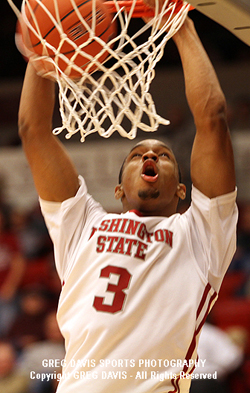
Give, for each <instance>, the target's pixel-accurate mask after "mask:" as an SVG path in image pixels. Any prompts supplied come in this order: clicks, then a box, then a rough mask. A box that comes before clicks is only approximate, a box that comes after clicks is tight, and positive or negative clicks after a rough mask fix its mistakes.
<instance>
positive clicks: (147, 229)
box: [19, 18, 237, 393]
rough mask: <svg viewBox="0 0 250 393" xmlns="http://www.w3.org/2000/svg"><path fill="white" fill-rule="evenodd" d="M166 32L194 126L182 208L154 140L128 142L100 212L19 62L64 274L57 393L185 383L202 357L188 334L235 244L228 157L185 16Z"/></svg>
mask: <svg viewBox="0 0 250 393" xmlns="http://www.w3.org/2000/svg"><path fill="white" fill-rule="evenodd" d="M174 41H175V43H176V45H177V47H178V50H179V53H180V56H181V60H182V64H183V70H184V76H185V84H186V96H187V100H188V103H189V106H190V109H191V111H192V113H193V116H194V120H195V124H196V129H197V132H196V136H195V140H194V144H193V151H192V157H191V176H192V182H193V189H192V203H191V207H190V208H189V209H188V210H187V211H186V212H185V213H184V214H182V215H180V214H177V213H176V208H177V203H178V200H179V198H182V199H183V198H185V186H184V185H183V184H182V183H180V179H179V174H178V164H177V162H176V159H175V156H174V154H173V152H172V151H171V150H170V149H169V147H168V146H167V145H166V144H164V143H162V142H160V141H158V140H155V139H147V140H144V141H142V142H140V143H138V144H136V146H135V147H134V148H133V149H132V150H131V151H130V152H129V154H128V156H127V157H126V159H125V162H124V164H123V167H122V170H121V176H120V184H118V186H117V187H116V189H115V197H116V198H120V199H121V202H122V205H123V213H122V214H121V215H119V214H107V213H106V212H105V211H104V209H103V208H102V207H101V206H100V205H99V204H98V203H97V202H95V201H94V200H93V198H92V197H91V196H90V195H89V194H88V193H87V188H86V185H85V182H84V180H83V178H82V177H81V176H78V173H77V172H76V169H75V168H74V166H73V164H72V162H71V160H70V158H69V156H68V155H67V153H66V152H65V150H64V148H63V147H62V145H61V144H60V143H59V141H58V140H57V139H56V137H55V136H53V135H52V133H51V123H52V113H53V107H54V85H53V82H51V81H49V80H46V79H44V78H41V77H39V76H37V75H36V73H35V71H34V69H33V67H32V64H29V65H28V68H27V72H26V76H25V80H24V85H23V91H22V96H21V103H20V114H19V124H20V136H21V138H22V142H23V148H24V151H25V153H26V155H27V158H28V161H29V164H30V167H31V170H32V173H33V177H34V181H35V185H36V188H37V191H38V194H39V196H40V202H41V207H42V212H43V214H44V217H45V220H46V223H47V226H48V229H49V232H50V235H51V238H52V240H53V242H54V248H55V260H56V267H57V270H58V274H59V276H60V279H61V282H62V292H61V296H60V301H59V307H58V322H59V326H60V328H61V331H62V334H63V336H64V338H65V346H66V357H65V361H64V365H63V366H64V367H63V374H62V377H61V381H60V383H59V387H58V393H75V392H85V393H110V392H115V393H131V392H133V393H149V392H150V393H151V392H158V393H159V392H181V393H185V392H188V390H189V386H190V381H191V375H193V376H195V373H193V374H192V372H193V371H194V368H195V365H196V364H197V362H198V364H199V365H200V366H201V365H202V364H204V363H202V362H205V361H206V359H200V360H197V351H196V348H197V343H198V338H199V335H200V332H201V328H202V326H203V324H204V322H205V319H206V316H207V314H208V312H209V310H210V309H211V307H212V305H213V303H214V301H215V300H216V298H217V294H218V291H219V288H220V285H221V282H222V279H223V276H224V274H225V272H226V270H227V268H228V265H229V263H230V261H231V259H232V256H233V254H234V251H235V243H236V240H235V238H236V235H235V232H236V222H237V208H236V205H235V198H236V191H235V175H234V162H233V153H232V146H231V141H230V135H229V131H228V126H227V121H226V103H225V98H224V95H223V93H222V91H221V88H220V85H219V83H218V80H217V77H216V75H215V72H214V69H213V67H212V65H211V63H210V61H209V59H208V57H207V55H206V53H205V51H204V49H203V46H202V44H201V42H200V40H199V38H198V36H197V33H196V31H195V28H194V25H193V22H192V21H191V20H190V19H189V18H187V20H186V21H185V23H184V25H183V26H182V28H181V29H180V30H179V32H178V33H176V35H175V36H174ZM86 143H87V142H86ZM83 154H84V146H83ZM90 165H91V164H90ZM86 170H87V169H86ZM208 377H209V376H208ZM210 377H211V376H210Z"/></svg>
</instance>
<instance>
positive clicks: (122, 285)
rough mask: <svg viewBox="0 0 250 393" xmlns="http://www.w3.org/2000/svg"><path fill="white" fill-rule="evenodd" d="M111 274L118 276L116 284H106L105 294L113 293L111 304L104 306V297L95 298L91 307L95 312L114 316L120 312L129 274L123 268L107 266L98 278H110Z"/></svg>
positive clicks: (129, 277)
mask: <svg viewBox="0 0 250 393" xmlns="http://www.w3.org/2000/svg"><path fill="white" fill-rule="evenodd" d="M111 274H116V275H118V277H119V278H118V281H117V284H111V283H108V285H107V288H106V292H113V294H114V295H113V301H112V304H105V297H100V296H96V297H95V299H94V303H93V307H94V308H95V309H96V310H97V311H102V312H109V313H111V314H114V313H116V312H118V311H121V310H122V308H123V304H124V301H125V298H126V293H125V292H124V290H125V289H127V288H128V286H129V282H130V279H131V274H130V273H129V272H128V271H127V269H124V268H123V267H118V266H112V265H108V266H106V267H104V268H103V269H102V270H101V274H100V277H104V278H110V275H111Z"/></svg>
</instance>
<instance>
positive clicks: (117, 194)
mask: <svg viewBox="0 0 250 393" xmlns="http://www.w3.org/2000/svg"><path fill="white" fill-rule="evenodd" d="M123 196H124V191H123V187H122V185H121V184H119V185H118V186H116V187H115V199H121V198H122V197H123Z"/></svg>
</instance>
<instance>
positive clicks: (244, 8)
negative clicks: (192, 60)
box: [189, 0, 250, 46]
mask: <svg viewBox="0 0 250 393" xmlns="http://www.w3.org/2000/svg"><path fill="white" fill-rule="evenodd" d="M189 2H190V4H192V5H193V6H194V7H195V8H196V9H197V10H198V11H200V12H201V13H203V14H204V15H206V16H208V17H209V18H211V19H212V20H214V21H215V22H217V23H219V24H220V25H222V26H224V27H225V28H226V29H228V30H229V31H231V33H233V34H234V35H236V36H237V37H238V38H239V39H240V40H241V41H243V42H245V43H246V44H247V45H249V46H250V0H214V1H208V0H191V1H189Z"/></svg>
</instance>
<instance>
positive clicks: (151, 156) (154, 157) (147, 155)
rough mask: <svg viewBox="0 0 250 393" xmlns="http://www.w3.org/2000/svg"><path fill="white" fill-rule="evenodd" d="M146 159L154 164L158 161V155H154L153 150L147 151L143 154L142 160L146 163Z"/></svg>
mask: <svg viewBox="0 0 250 393" xmlns="http://www.w3.org/2000/svg"><path fill="white" fill-rule="evenodd" d="M148 159H151V160H154V161H155V162H157V161H158V154H156V153H155V152H154V151H153V150H149V151H147V152H146V153H144V154H143V156H142V160H143V161H146V160H148Z"/></svg>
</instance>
